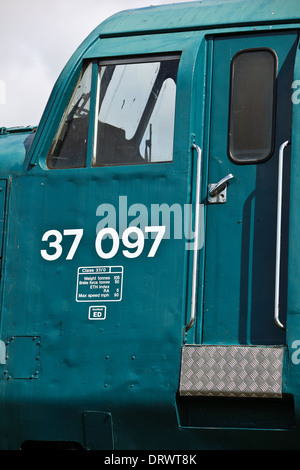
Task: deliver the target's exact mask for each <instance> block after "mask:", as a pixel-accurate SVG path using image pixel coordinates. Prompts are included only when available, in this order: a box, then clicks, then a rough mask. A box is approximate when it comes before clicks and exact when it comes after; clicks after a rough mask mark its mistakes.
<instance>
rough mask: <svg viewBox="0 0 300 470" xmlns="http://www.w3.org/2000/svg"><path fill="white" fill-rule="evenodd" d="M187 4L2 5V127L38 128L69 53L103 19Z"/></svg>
mask: <svg viewBox="0 0 300 470" xmlns="http://www.w3.org/2000/svg"><path fill="white" fill-rule="evenodd" d="M184 1H187V0H9V1H8V0H0V11H1V14H0V47H1V52H0V57H1V59H0V127H2V126H5V127H13V126H27V125H37V124H38V123H39V121H40V118H41V115H42V113H43V110H44V108H45V105H46V103H47V100H48V97H49V95H50V92H51V90H52V87H53V85H54V83H55V81H56V79H57V77H58V75H59V73H60V72H61V70H62V68H63V67H64V65H65V63H66V62H67V60H68V59H69V58H70V56H71V55H72V53H73V52H74V51H75V50H76V48H77V47H78V46H79V45H80V43H81V42H82V41H83V40H84V39H85V37H86V36H87V35H88V34H89V33H90V32H91V31H92V30H93V29H94V28H95V27H96V26H97V25H98V24H99V23H101V22H102V21H103V20H104V19H106V18H107V17H109V16H111V15H112V14H114V13H116V12H118V11H120V10H126V9H128V8H129V9H130V8H141V7H148V6H150V5H160V4H167V3H180V2H184Z"/></svg>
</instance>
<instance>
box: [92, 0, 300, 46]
mask: <svg viewBox="0 0 300 470" xmlns="http://www.w3.org/2000/svg"><path fill="white" fill-rule="evenodd" d="M299 19H300V2H299V0H286V1H282V0H200V1H193V2H187V3H176V4H168V5H159V6H151V7H147V8H139V9H134V10H126V11H122V12H120V13H117V14H115V15H113V16H111V17H110V18H108V19H107V20H106V21H104V22H103V23H102V24H101V25H100V26H99V33H100V37H107V36H119V35H129V34H145V33H147V32H155V31H156V32H162V31H168V30H177V31H180V30H193V29H209V28H218V27H226V26H235V25H239V26H241V25H244V26H246V25H252V24H253V25H260V24H276V23H277V24H278V23H279V24H280V23H296V22H298V21H299Z"/></svg>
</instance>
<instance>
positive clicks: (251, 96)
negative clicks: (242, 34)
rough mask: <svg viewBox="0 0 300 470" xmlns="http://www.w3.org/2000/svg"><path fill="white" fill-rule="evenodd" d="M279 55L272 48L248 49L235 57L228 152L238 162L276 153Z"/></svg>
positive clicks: (233, 62)
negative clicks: (276, 93) (275, 118)
mask: <svg viewBox="0 0 300 470" xmlns="http://www.w3.org/2000/svg"><path fill="white" fill-rule="evenodd" d="M276 69H277V57H276V55H275V53H274V52H273V51H272V50H271V49H248V50H244V51H240V52H238V53H237V54H236V55H235V57H234V58H233V60H232V69H231V96H230V100H231V102H230V119H229V155H230V157H231V158H232V160H233V161H234V162H235V163H258V162H261V161H265V160H266V159H267V158H269V157H270V156H271V155H272V153H273V146H274V114H275V113H274V111H275V83H276Z"/></svg>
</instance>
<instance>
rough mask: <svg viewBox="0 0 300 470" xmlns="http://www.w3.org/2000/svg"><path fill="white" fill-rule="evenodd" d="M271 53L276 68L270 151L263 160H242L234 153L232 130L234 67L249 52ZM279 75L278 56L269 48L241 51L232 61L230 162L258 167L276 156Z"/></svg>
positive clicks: (229, 124) (229, 127)
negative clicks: (240, 57) (239, 58)
mask: <svg viewBox="0 0 300 470" xmlns="http://www.w3.org/2000/svg"><path fill="white" fill-rule="evenodd" d="M258 51H262V52H265V51H267V52H269V53H271V54H272V56H273V57H274V66H273V93H272V100H273V106H272V116H271V139H270V149H269V152H268V154H267V155H266V156H265V157H263V158H260V157H258V158H248V159H245V158H244V159H242V158H237V157H236V156H235V155H233V153H232V132H231V131H232V129H233V101H234V100H233V96H234V81H235V74H234V66H235V63H236V59H237V58H238V57H239V56H240V55H242V54H244V53H248V52H258ZM277 73H278V56H277V54H276V52H275V51H274V50H273V49H271V48H269V47H254V48H246V49H241V50H240V51H238V52H237V53H236V54H235V55H234V56H233V58H232V60H231V66H230V91H229V118H228V149H227V150H228V155H229V158H230V160H231V161H232V162H233V163H236V164H238V165H251V164H252V165H257V164H259V163H264V162H266V161H267V160H269V159H270V158H271V157H272V155H273V154H274V150H275V136H276V101H277V100H276V97H277V86H276V85H277Z"/></svg>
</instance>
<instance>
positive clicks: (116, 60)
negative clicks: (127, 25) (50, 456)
mask: <svg viewBox="0 0 300 470" xmlns="http://www.w3.org/2000/svg"><path fill="white" fill-rule="evenodd" d="M180 58H181V52H178V51H174V52H166V53H164V52H161V53H151V54H145V55H142V54H139V55H136V56H134V55H130V56H126V55H122V56H116V57H113V56H112V57H104V58H101V57H97V58H96V57H95V58H89V59H83V61H82V63H81V70H80V73H79V77H78V79H77V81H76V83H75V86H74V88H73V89H72V92H71V93H70V98H69V100H68V102H67V104H66V107H65V109H64V111H63V113H62V116H61V120H60V122H59V125H58V127H57V129H56V132H55V135H54V138H53V140H52V143H51V146H50V149H49V151H48V153H47V156H46V162H45V163H46V167H47V169H48V170H51V171H53V170H69V169H76V170H82V169H84V168H104V167H108V166H111V167H118V166H135V165H144V164H146V165H147V164H149V163H151V164H155V163H160V164H162V163H172V162H173V160H174V139H175V122H176V102H177V85H176V95H175V105H174V122H173V146H172V160H166V161H150V162H140V163H126V162H125V163H118V162H117V163H112V164H103V165H94V164H93V162H94V161H95V157H96V146H97V129H96V127H97V126H96V123H97V110H98V106H99V75H98V71H99V67H100V66H101V65H119V64H121V65H122V64H144V63H151V62H159V61H160V62H161V61H168V60H177V61H178V69H179V63H180ZM89 65H91V66H92V73H91V91H90V109H89V123H88V133H87V148H86V155H85V166H80V167H79V166H78V167H77V166H76V167H75V166H70V167H65V168H60V167H51V164H50V162H51V158H52V152H53V149H54V148H55V145H56V138H57V136H58V135H59V133H60V130H61V126H62V125H63V118H64V116H65V115H66V112H67V109H68V107H69V104H70V102H71V100H72V97H73V95H74V94H75V93H76V89H77V87H78V84H79V83H80V80H81V78H82V76H83V71H84V70H86V69H87V68H88V66H89ZM178 69H177V72H178ZM92 103H94V105H93V106H92Z"/></svg>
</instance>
